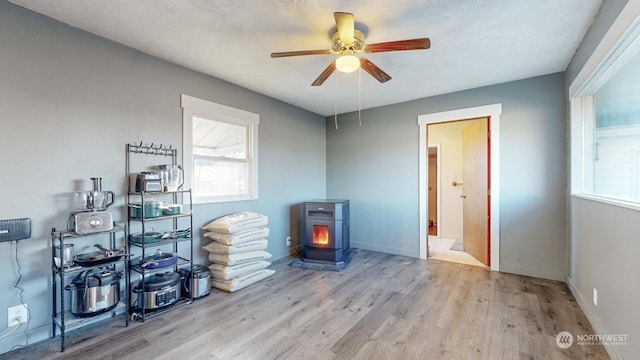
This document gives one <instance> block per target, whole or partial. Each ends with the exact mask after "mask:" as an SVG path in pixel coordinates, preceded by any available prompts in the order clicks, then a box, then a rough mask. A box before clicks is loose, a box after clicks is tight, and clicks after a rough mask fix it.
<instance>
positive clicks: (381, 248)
mask: <svg viewBox="0 0 640 360" xmlns="http://www.w3.org/2000/svg"><path fill="white" fill-rule="evenodd" d="M351 247H352V248H357V249H363V250H371V251H377V252H383V253H387V254H394V255H402V256H409V257H413V258H418V259H419V258H420V253H419V250H418V249H416V250H415V251H410V250H402V249H398V248H395V247H390V246H384V245H375V244H367V243H361V242H357V241H351Z"/></svg>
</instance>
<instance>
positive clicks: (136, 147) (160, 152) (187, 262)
mask: <svg viewBox="0 0 640 360" xmlns="http://www.w3.org/2000/svg"><path fill="white" fill-rule="evenodd" d="M126 154H127V156H126V167H127V169H126V174H127V176H126V180H127V184H126V188H127V189H130V184H129V181H131V174H132V169H131V160H132V159H131V157H132V156H134V155H140V156H146V155H154V156H160V157H169V158H170V161H171V164H172V165H177V158H178V150H177V149H176V148H174V147H173V146H165V145H162V144H160V145H157V146H156V145H154V144H153V143H152V144H151V145H143V144H142V143H139V144H127V149H126ZM152 196H154V197H170V198H171V201H172V202H173V203H174V204H178V203H181V204H182V205H183V212H182V213H180V214H175V215H163V216H157V217H146V216H145V206H141V212H140V215H141V216H140V217H133V216H131V213H130V212H129V211H128V212H127V237H128V238H129V240H131V233H132V224H137V225H136V227H137V228H139V229H140V234H141V236H140V237H141V241H140V242H133V241H127V249H128V252H129V253H132V249H133V248H137V249H139V251H140V252H141V256H140V259H144V258H145V257H146V256H147V255H150V254H148V250H149V249H150V248H159V247H162V246H171V247H172V251H173V253H174V254H176V255H177V256H178V261H177V262H176V263H175V264H174V265H171V266H168V267H165V268H160V269H142V268H141V267H140V264H139V260H138V262H135V260H131V261H130V262H129V267H128V269H129V271H128V273H127V282H128V286H129V288H131V282H132V275H134V274H136V276H137V277H139V280H138V282H139V284H138V286H139V288H144V281H145V277H146V276H147V275H148V274H152V273H158V272H160V271H170V270H173V271H175V272H177V271H178V269H179V268H181V267H182V268H188V269H189V270H190V271H193V237H192V236H187V237H183V238H167V239H162V240H160V241H151V242H149V241H145V234H147V227H148V225H149V223H163V222H168V221H171V222H172V226H171V228H172V230H178V222H179V220H180V219H188V222H189V229H193V198H192V193H191V190H190V189H187V190H177V191H152V192H144V191H142V192H131V191H129V192H128V193H127V201H126V202H127V204H134V202H133V200H140V204H141V205H144V204H145V199H149V197H152ZM185 207H187V209H185ZM183 221H185V220H183ZM187 244H188V253H189V256H188V257H186V255H185V256H179V250H180V249H179V246H180V245H182V246H181V248H183V250H187V249H184V248H185V247H186V246H185V245H187ZM191 302H193V297H189V298H186V297H184V296H182V297H181V299H179V300H178V301H177V302H176V303H174V304H171V305H169V306H167V307H163V308H160V309H145V308H144V304H142V307H137V306H133V305H132V304H131V303H129V312H130V313H131V318H132V319H137V320H140V321H143V322H144V321H145V320H146V319H147V318H150V317H154V316H157V315H160V314H162V313H165V312H166V311H169V310H173V309H175V308H177V307H179V306H181V305H183V304H185V303H187V304H190V303H191Z"/></svg>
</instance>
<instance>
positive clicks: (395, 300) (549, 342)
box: [0, 250, 609, 360]
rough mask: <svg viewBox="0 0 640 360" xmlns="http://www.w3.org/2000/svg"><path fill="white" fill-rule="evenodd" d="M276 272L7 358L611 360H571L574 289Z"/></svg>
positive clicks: (501, 277) (453, 267)
mask: <svg viewBox="0 0 640 360" xmlns="http://www.w3.org/2000/svg"><path fill="white" fill-rule="evenodd" d="M292 260H293V259H292V258H288V259H282V260H279V261H276V262H274V264H272V266H271V268H273V269H275V270H276V273H275V275H273V276H272V277H270V278H268V279H266V280H263V281H262V282H259V283H257V284H254V285H252V286H250V287H248V288H245V289H243V290H240V291H238V292H236V293H231V294H229V293H225V292H221V291H218V290H215V289H214V290H213V292H212V293H211V295H210V296H208V297H206V298H203V299H200V300H197V301H195V302H194V303H193V304H191V305H187V306H184V307H182V308H179V309H175V310H174V311H170V312H167V313H165V314H163V315H161V316H158V317H155V318H152V319H147V321H146V322H144V323H141V322H137V321H136V322H133V323H130V325H129V327H128V328H125V327H124V320H123V318H122V317H117V318H115V319H113V320H111V319H110V320H107V321H104V322H102V323H100V324H99V325H96V326H91V328H89V329H82V330H78V331H74V332H71V333H67V349H66V351H65V352H64V353H60V352H59V351H60V341H59V340H60V338H59V337H56V338H54V339H50V340H47V341H43V342H40V343H37V344H34V345H30V346H27V347H25V348H21V349H18V350H15V351H13V352H10V353H7V354H5V355H3V356H0V358H2V359H29V360H31V359H58V358H60V359H82V360H89V359H90V360H94V359H118V360H125V359H145V360H146V359H171V360H173V359H243V360H244V359H261V360H262V359H304V360H311V359H385V360H387V359H402V360H406V359H452V360H453V359H455V360H460V359H492V360H493V359H508V360H513V359H545V360H546V359H608V358H609V357H608V356H607V353H606V352H605V350H604V348H603V347H602V346H593V345H591V346H587V345H583V346H579V345H576V344H574V345H573V346H571V347H570V348H569V349H566V350H563V349H560V348H559V347H558V346H557V345H556V334H558V333H559V332H561V331H569V332H571V333H572V334H574V336H575V334H593V329H592V328H591V326H590V325H589V322H588V321H587V319H586V317H585V315H584V314H583V312H582V311H581V309H580V308H579V306H578V304H577V303H576V301H575V299H574V297H573V296H572V295H571V293H570V292H569V289H568V288H567V286H566V285H565V284H564V283H561V282H555V281H549V280H541V279H535V278H530V277H525V276H517V275H511V274H504V273H496V272H491V271H489V270H487V269H483V268H479V267H476V266H469V265H461V264H454V263H448V262H443V261H434V260H419V259H414V258H409V257H404V256H396V255H389V254H383V253H377V252H371V251H365V250H358V252H357V254H356V255H355V257H354V259H353V261H352V263H351V264H350V265H349V267H348V268H347V270H346V271H344V272H343V273H337V272H328V271H317V270H308V269H299V268H292V267H289V266H288V263H289V262H290V261H292Z"/></svg>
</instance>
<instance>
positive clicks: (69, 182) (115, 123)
mask: <svg viewBox="0 0 640 360" xmlns="http://www.w3.org/2000/svg"><path fill="white" fill-rule="evenodd" d="M0 49H1V50H0V108H1V109H2V113H1V114H0V123H1V124H2V128H1V131H0V154H2V155H1V158H2V176H0V189H2V203H3V205H2V206H1V207H0V219H9V218H19V217H29V218H31V219H32V225H33V229H32V238H31V239H30V240H24V241H20V242H19V243H18V244H17V245H16V244H15V243H8V242H7V243H0V273H2V274H3V275H2V277H0V289H2V291H3V295H2V296H1V297H0V310H1V311H0V333H2V332H4V329H5V325H4V324H6V323H7V315H6V314H7V312H6V308H8V307H10V306H14V305H18V304H19V303H20V296H21V295H20V291H19V290H18V289H16V288H14V287H13V285H14V284H15V282H16V281H17V279H18V272H17V269H18V267H17V265H16V262H15V260H14V256H15V254H16V251H17V254H18V258H17V259H18V263H19V265H20V274H21V275H22V278H21V280H20V283H19V286H20V287H21V288H22V289H23V290H24V292H23V293H22V299H23V301H24V302H25V303H27V304H28V305H29V307H30V309H31V311H30V314H31V320H30V322H29V324H28V330H29V333H30V338H29V339H30V342H31V343H33V342H34V341H38V340H42V339H44V338H47V337H48V336H49V335H50V331H51V330H50V316H51V295H50V288H51V271H50V269H51V265H50V263H51V262H50V249H51V247H50V246H51V245H50V236H49V233H50V230H51V228H52V227H56V228H64V227H65V226H66V220H67V217H68V215H69V212H70V210H71V208H70V205H71V197H70V194H71V192H73V191H75V190H89V189H90V188H91V185H90V182H89V178H90V177H92V176H101V177H103V179H104V183H103V188H104V189H108V190H113V191H115V192H116V193H117V203H116V204H115V205H114V206H113V207H112V208H111V209H112V210H113V212H114V216H115V218H116V220H117V221H122V220H123V219H124V190H125V189H124V187H125V185H124V184H125V144H127V143H132V142H139V141H144V142H145V143H150V142H155V143H162V144H172V145H174V146H179V147H180V146H181V141H182V112H181V108H180V94H182V93H185V94H188V95H191V96H195V97H199V98H202V99H206V100H210V101H214V102H218V103H221V104H224V105H228V106H233V107H237V108H240V109H244V110H247V111H251V112H254V113H257V114H260V130H259V152H260V153H259V156H260V159H259V160H260V163H259V181H260V182H259V193H260V198H259V200H255V201H247V202H235V203H224V204H215V205H199V206H196V208H195V218H194V227H195V230H196V231H195V232H196V233H197V234H198V233H199V232H198V231H197V229H199V228H200V227H201V226H202V225H204V224H205V223H206V222H208V221H210V220H211V219H213V218H216V217H219V216H221V215H224V214H227V213H230V212H234V211H239V210H250V211H257V212H261V213H264V214H266V215H268V216H269V219H270V224H269V227H270V230H271V235H270V237H269V240H270V243H269V249H268V250H269V251H270V252H271V253H272V254H273V255H274V258H276V259H277V258H281V257H284V256H287V255H288V254H289V249H288V248H287V247H286V246H285V237H286V236H287V235H289V234H290V233H291V232H292V231H295V226H296V225H295V224H296V219H295V218H296V216H297V214H296V213H295V212H293V213H292V210H291V209H292V205H295V204H298V203H300V202H301V201H303V200H305V199H309V198H322V197H324V196H325V189H326V184H325V178H326V167H325V150H326V149H325V137H324V134H325V119H324V117H321V116H318V115H315V114H312V113H310V112H307V111H304V110H300V109H298V108H296V107H293V106H290V105H287V104H284V103H282V102H279V101H276V100H274V99H271V98H268V97H265V96H262V95H258V94H256V93H253V92H251V91H248V90H246V89H244V88H240V87H237V86H235V85H231V84H229V83H225V82H223V81H221V80H218V79H214V78H211V77H208V76H205V75H203V74H201V73H197V72H194V71H190V70H187V69H184V68H182V67H179V66H176V65H173V64H170V63H167V62H165V61H162V60H159V59H157V58H153V57H150V56H147V55H145V54H142V53H140V52H137V51H134V50H131V49H129V48H126V47H124V46H121V45H119V44H116V43H113V42H111V41H107V40H104V39H102V38H100V37H97V36H94V35H91V34H88V33H85V32H82V31H79V30H77V29H74V28H71V27H68V26H66V25H64V24H61V23H59V22H56V21H53V20H51V19H49V18H47V17H44V16H40V15H37V14H35V13H32V12H29V11H27V10H24V9H22V8H20V7H16V6H14V5H10V4H7V3H6V2H4V1H3V2H0ZM290 219H292V220H293V221H290ZM201 242H202V241H201V239H200V236H199V235H198V236H196V239H195V253H196V260H197V261H199V262H201V263H202V262H204V257H205V255H206V254H205V253H204V252H203V251H202V250H201V249H200V245H202V244H201ZM93 243H94V239H87V241H86V244H87V246H91V244H93ZM205 263H206V262H205ZM23 329H24V325H23V327H22V328H20V330H19V331H18V332H17V333H16V334H15V335H12V336H10V337H9V338H6V339H3V340H0V353H3V352H6V351H8V350H9V349H11V348H13V347H15V346H19V345H23V344H25V341H26V335H25V334H24V333H23V332H22V330H23Z"/></svg>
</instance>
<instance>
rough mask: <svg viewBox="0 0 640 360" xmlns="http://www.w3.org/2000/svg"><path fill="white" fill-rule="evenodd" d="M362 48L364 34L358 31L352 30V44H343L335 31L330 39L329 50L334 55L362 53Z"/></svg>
mask: <svg viewBox="0 0 640 360" xmlns="http://www.w3.org/2000/svg"><path fill="white" fill-rule="evenodd" d="M363 48H364V34H363V33H362V32H361V31H359V30H355V29H354V30H353V43H352V44H343V43H342V40H340V34H339V33H338V32H337V31H336V32H335V34H333V36H332V37H331V50H332V51H333V52H334V53H336V54H344V55H346V54H354V53H357V52H362V49H363Z"/></svg>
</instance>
